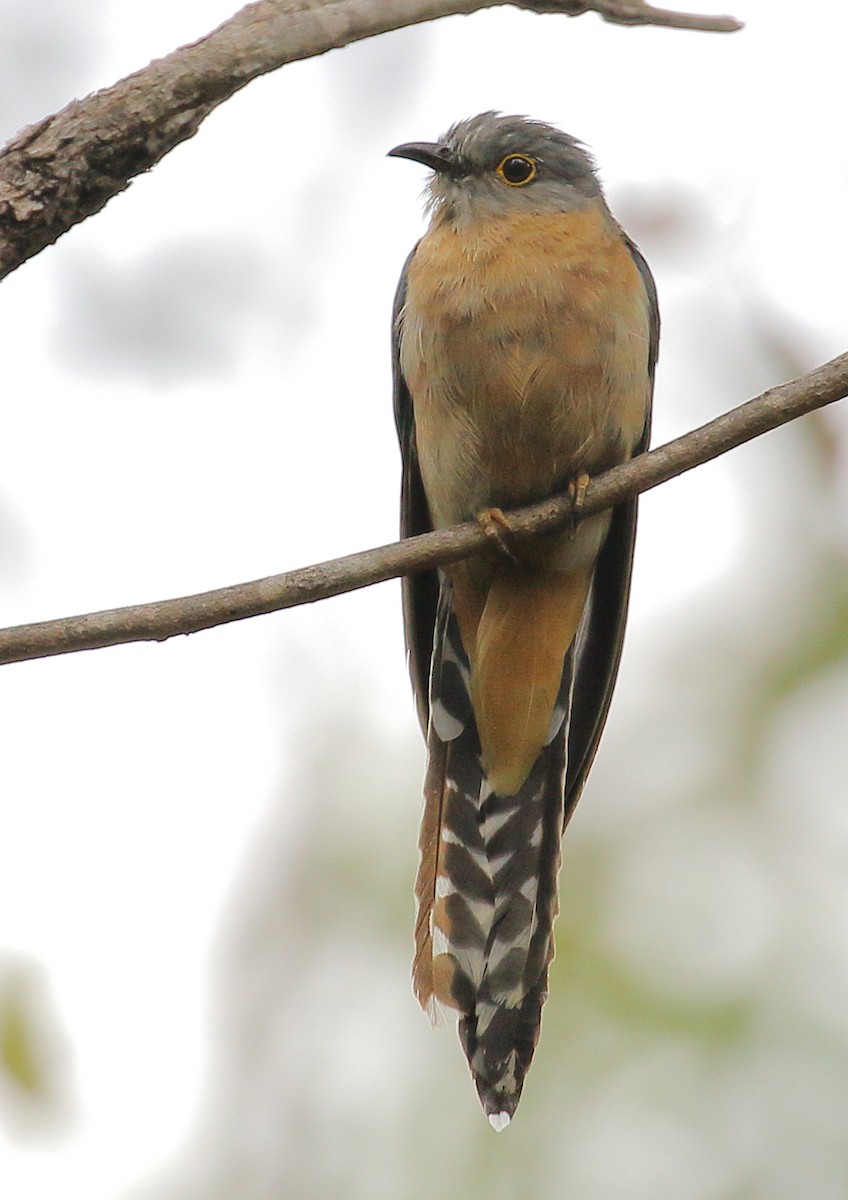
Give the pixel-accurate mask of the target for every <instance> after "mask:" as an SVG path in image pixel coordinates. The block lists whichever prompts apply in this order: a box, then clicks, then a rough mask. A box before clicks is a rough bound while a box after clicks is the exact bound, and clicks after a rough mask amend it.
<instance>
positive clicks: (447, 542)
mask: <svg viewBox="0 0 848 1200" xmlns="http://www.w3.org/2000/svg"><path fill="white" fill-rule="evenodd" d="M845 395H848V354H842V355H840V357H839V358H834V359H832V360H831V361H830V362H829V363H825V364H824V365H823V366H821V367H817V368H816V369H815V370H814V371H810V372H809V374H807V375H802V376H801V377H800V378H799V379H794V380H792V381H791V382H789V383H784V384H782V385H781V386H780V387H776V388H771V389H770V390H769V391H767V392H763V394H762V395H761V396H758V397H757V398H756V399H754V400H749V401H748V402H747V404H743V405H741V406H740V407H739V408H735V409H733V410H732V411H731V412H729V413H725V414H724V416H722V417H718V418H717V419H716V420H715V421H710V423H709V424H708V425H703V426H701V428H700V429H696V430H694V431H693V432H692V433H687V434H686V435H685V436H684V437H680V438H677V439H676V440H675V441H673V442H668V443H667V444H666V445H665V446H660V447H659V448H658V449H657V450H652V451H651V452H650V454H643V455H640V456H639V458H635V459H633V461H632V462H629V463H626V464H624V465H623V466H620V467H615V468H613V470H611V471H607V472H606V473H605V474H603V475H599V476H598V477H597V478H595V479H593V480H592V481H591V483H590V484H589V487H588V489H587V491H586V498H585V501H584V503H583V505H582V507H581V509H580V518H581V519H582V518H583V517H587V516H590V515H591V514H592V513H596V512H599V511H601V510H602V509H605V508H609V507H611V506H612V505H614V504H619V503H620V502H621V501H622V500H626V499H627V498H628V497H630V496H635V495H636V494H637V493H639V492H645V491H647V490H648V489H649V488H654V487H656V486H657V485H658V484H660V483H664V482H665V481H666V480H668V479H671V478H672V477H673V476H675V475H681V474H683V472H684V471H688V470H691V468H692V467H696V466H699V465H700V464H701V463H705V462H709V461H710V459H713V458H717V457H718V456H719V455H720V454H724V453H726V452H727V451H728V450H732V449H734V447H736V446H739V445H741V444H742V443H743V442H747V441H750V440H751V439H752V438H755V437H758V436H759V435H760V434H761V433H766V432H767V431H768V430H769V429H775V428H777V426H779V425H783V424H785V423H786V422H787V421H792V420H794V419H795V418H796V417H800V416H803V415H804V414H805V413H808V412H812V411H813V410H814V409H817V408H822V407H824V405H826V404H830V403H832V402H833V401H834V400H840V399H842V398H843V397H844V396H845ZM508 518H509V524H510V527H511V528H512V530H513V531H514V534H515V537H516V538H517V539H519V540H522V539H524V538H529V537H533V536H534V535H536V534H539V533H543V532H545V531H550V530H553V529H556V528H557V527H558V526H560V525H562V524H564V522H565V521H567V520H569V519H571V518H572V509H571V501H570V500H569V498H568V496H556V497H554V498H553V499H551V500H546V501H544V502H543V503H542V504H535V505H533V506H531V507H529V508H524V509H521V510H520V511H518V512H514V513H510V514H508ZM486 544H487V538H486V534H485V533H484V532H483V530H482V528H481V527H480V525H478V524H477V523H476V522H470V523H468V524H465V525H457V526H455V527H454V528H453V529H444V530H440V531H438V532H436V533H427V534H423V535H422V536H421V537H416V538H408V539H407V540H406V541H403V542H396V543H394V544H392V545H389V546H380V547H379V548H378V549H376V550H365V551H363V552H361V553H359V554H350V555H348V556H347V557H345V558H338V559H334V560H333V561H331V562H325V563H319V564H317V565H316V566H311V567H303V568H302V569H301V570H298V571H288V572H286V573H285V574H283V575H272V576H269V577H268V578H267V579H257V580H255V581H254V582H252V583H242V584H236V585H235V586H233V587H226V588H220V589H218V590H216V591H213V592H202V593H200V594H199V595H196V596H184V597H182V598H180V599H176V600H160V601H158V602H156V603H153V604H138V605H133V606H132V607H130V608H117V609H112V610H110V611H107V612H99V613H89V614H88V615H86V616H80V617H65V618H62V619H60V620H56V621H40V622H38V623H37V624H34V625H18V626H16V627H14V628H12V629H4V630H0V663H10V662H22V661H24V660H26V659H31V658H46V657H48V656H49V655H52V654H68V653H70V652H71V651H74V650H95V649H98V648H100V647H102V646H116V645H119V644H121V643H123V642H138V641H164V640H165V639H166V638H169V637H173V636H174V635H175V634H181V633H195V632H196V631H197V630H199V629H210V628H211V627H212V626H215V625H223V624H225V623H226V622H228V621H240V620H243V619H244V618H245V617H255V616H259V615H260V614H262V613H269V612H276V611H277V610H278V609H282V608H294V607H295V606H296V605H299V604H309V603H311V602H312V601H314V600H325V599H327V598H328V597H329V596H338V595H339V594H341V593H342V592H351V591H354V590H355V589H357V588H362V587H367V586H368V585H369V584H372V583H379V582H381V581H382V580H385V579H394V578H395V577H396V576H398V575H408V574H411V573H412V572H413V571H420V570H423V569H426V568H432V567H435V566H438V565H440V564H442V563H449V562H456V561H457V560H458V559H461V558H467V557H468V556H469V555H470V554H473V553H474V552H475V551H477V550H480V549H482V548H483V547H484V546H485V545H486Z"/></svg>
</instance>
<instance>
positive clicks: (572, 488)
mask: <svg viewBox="0 0 848 1200" xmlns="http://www.w3.org/2000/svg"><path fill="white" fill-rule="evenodd" d="M588 486H589V476H588V475H587V474H586V472H585V471H581V472H580V473H579V475H575V476H574V478H573V479H572V480H571V482H570V483H569V485H568V498H569V500H570V501H571V536H572V537H574V535H575V533H576V532H577V525H578V522H579V520H580V509H581V508H582V507H583V502H584V500H585V499H586V489H587V488H588Z"/></svg>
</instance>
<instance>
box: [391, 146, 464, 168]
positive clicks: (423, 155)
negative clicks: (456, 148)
mask: <svg viewBox="0 0 848 1200" xmlns="http://www.w3.org/2000/svg"><path fill="white" fill-rule="evenodd" d="M386 157H387V158H410V159H412V161H413V162H418V163H421V164H422V165H423V166H425V167H429V168H430V169H431V170H432V171H447V170H449V169H450V168H451V167H452V166H453V159H452V157H451V155H450V154H449V153H448V150H447V149H446V147H444V146H440V145H438V143H437V142H404V144H403V145H402V146H395V148H394V150H390V151H389V153H388V154H387V156H386Z"/></svg>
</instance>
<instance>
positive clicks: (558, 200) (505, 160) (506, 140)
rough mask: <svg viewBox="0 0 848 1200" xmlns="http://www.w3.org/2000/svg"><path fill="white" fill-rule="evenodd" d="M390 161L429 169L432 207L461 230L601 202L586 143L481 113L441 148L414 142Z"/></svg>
mask: <svg viewBox="0 0 848 1200" xmlns="http://www.w3.org/2000/svg"><path fill="white" fill-rule="evenodd" d="M389 154H390V155H393V156H394V157H395V158H411V159H413V161H415V162H420V163H423V164H424V166H425V167H430V168H431V169H432V170H433V172H434V174H433V178H432V179H431V180H430V183H429V185H428V204H429V205H430V207H431V208H433V210H434V211H435V212H436V213H437V214H439V213H443V214H444V215H445V216H446V217H447V218H448V219H450V220H453V221H456V222H457V223H459V224H463V223H465V222H467V221H473V220H475V219H478V218H479V217H481V216H498V215H506V214H510V213H515V212H519V211H523V212H537V213H538V212H541V213H548V212H568V211H572V210H574V209H578V208H583V207H584V206H585V205H586V204H587V203H588V202H590V201H592V200H597V199H601V198H602V193H601V186H600V184H599V183H598V179H597V176H596V175H595V164H594V162H593V160H592V158H591V156H590V155H589V153H588V152H587V151H586V150H585V149H584V148H583V146H582V145H581V144H580V142H578V141H577V139H576V138H573V137H570V136H569V134H567V133H562V132H561V131H560V130H559V129H554V127H553V126H552V125H545V124H544V123H543V122H542V121H531V120H529V119H528V118H527V117H507V116H502V115H500V114H499V113H494V112H485V113H480V115H479V116H477V117H469V118H468V120H466V121H458V122H457V124H456V125H452V126H451V128H450V129H449V130H448V132H447V133H446V134H445V135H444V137H443V138H442V139H441V140H440V141H438V142H408V143H406V144H404V145H403V146H395V148H394V150H390V151H389Z"/></svg>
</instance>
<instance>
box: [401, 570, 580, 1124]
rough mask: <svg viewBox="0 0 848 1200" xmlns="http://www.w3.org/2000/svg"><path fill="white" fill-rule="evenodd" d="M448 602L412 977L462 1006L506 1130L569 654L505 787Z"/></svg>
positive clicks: (556, 831)
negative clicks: (500, 788)
mask: <svg viewBox="0 0 848 1200" xmlns="http://www.w3.org/2000/svg"><path fill="white" fill-rule="evenodd" d="M450 600H451V589H450V585H449V584H448V583H447V581H443V584H442V594H441V598H440V603H439V614H438V618H437V623H436V638H435V648H434V655H433V666H432V675H431V695H430V726H429V731H428V748H429V769H428V775H427V780H426V783H425V812H424V819H423V821H422V826H421V838H420V850H421V860H420V867H419V873H418V879H417V883H416V895H417V898H418V916H417V922H416V957H415V964H414V969H413V976H414V981H415V989H416V994H417V995H418V998H419V1001H420V1002H421V1004H422V1005H423V1006H424V1007H425V1008H427V1009H428V1010H429V1011H430V1012H431V1014H433V1015H434V1014H435V1010H436V1009H437V1008H438V1007H439V1006H442V1005H444V1006H446V1007H448V1008H452V1009H454V1010H456V1011H457V1012H458V1014H459V1035H460V1040H461V1042H462V1045H463V1048H464V1050H465V1053H466V1057H467V1058H468V1063H469V1066H470V1068H471V1073H472V1076H473V1078H474V1082H475V1084H476V1086H477V1091H478V1093H479V1096H480V1100H481V1103H482V1105H483V1108H484V1110H485V1112H486V1114H487V1116H488V1117H489V1120H490V1122H491V1124H492V1125H493V1127H494V1128H495V1129H502V1128H503V1127H504V1126H505V1125H506V1124H507V1123H508V1122H509V1120H510V1118H511V1117H512V1114H513V1112H514V1111H515V1108H516V1106H517V1104H518V1100H519V1097H520V1095H521V1088H522V1084H523V1081H524V1076H525V1074H526V1072H527V1070H528V1068H529V1066H530V1061H531V1059H532V1057H533V1051H534V1049H535V1047H536V1042H537V1040H538V1036H539V1027H540V1021H541V1009H542V1005H543V1004H544V1001H545V997H546V995H547V976H548V965H549V963H550V961H551V958H552V957H553V951H554V941H553V922H554V919H555V917H556V914H557V909H558V903H557V875H558V871H559V864H560V838H561V832H562V824H563V781H564V775H565V765H566V764H565V754H566V751H565V743H566V732H567V719H566V716H567V709H568V701H569V696H570V690H571V658H572V656H571V655H570V654H569V655H568V657H567V659H566V666H565V671H564V676H563V686H562V688H561V691H560V698H559V702H558V704H557V706H556V710H555V713H554V717H553V720H552V722H551V734H552V736H551V737H550V739H549V741H548V744H547V745H546V746H545V747H543V749H542V751H541V753H540V755H539V757H538V759H537V761H536V763H535V765H534V767H533V769H532V770H531V772H530V775H529V776H528V778H527V780H526V781H525V783H524V784H523V785H522V786H521V788H520V789H519V790H518V791H517V792H516V793H515V794H514V795H510V796H501V795H498V794H497V793H495V792H493V791H492V790H491V788H490V787H489V785H488V783H487V781H486V778H485V774H484V772H483V769H482V766H481V762H480V742H479V738H478V735H477V729H476V725H475V722H474V714H473V711H472V708H471V702H470V699H469V688H470V672H469V665H468V658H467V656H466V654H465V652H464V650H463V648H462V642H461V639H460V636H459V629H458V626H457V622H456V618H455V616H454V614H453V611H452V608H451V603H450Z"/></svg>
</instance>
